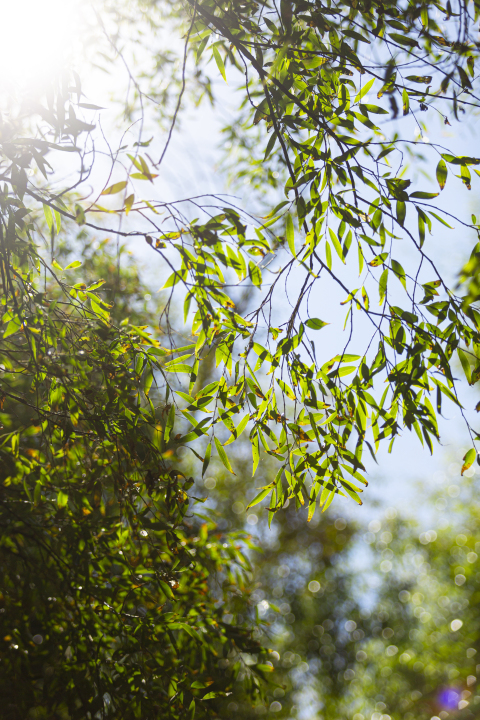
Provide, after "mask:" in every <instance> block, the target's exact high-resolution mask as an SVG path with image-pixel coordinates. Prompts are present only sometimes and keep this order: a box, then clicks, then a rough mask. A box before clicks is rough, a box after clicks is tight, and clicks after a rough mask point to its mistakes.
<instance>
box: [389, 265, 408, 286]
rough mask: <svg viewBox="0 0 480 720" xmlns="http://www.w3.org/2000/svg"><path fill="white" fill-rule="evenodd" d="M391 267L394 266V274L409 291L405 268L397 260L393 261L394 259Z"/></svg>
mask: <svg viewBox="0 0 480 720" xmlns="http://www.w3.org/2000/svg"><path fill="white" fill-rule="evenodd" d="M391 265H392V270H393V272H394V273H395V275H396V276H397V277H398V279H399V280H400V282H401V283H402V285H403V287H404V288H405V290H406V289H407V283H406V279H405V270H404V269H403V267H402V266H401V265H400V263H399V262H397V261H396V260H393V259H392V261H391Z"/></svg>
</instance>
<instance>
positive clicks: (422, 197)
mask: <svg viewBox="0 0 480 720" xmlns="http://www.w3.org/2000/svg"><path fill="white" fill-rule="evenodd" d="M439 194H440V193H430V192H422V191H421V190H417V191H416V192H413V193H412V194H411V195H410V198H417V199H419V200H433V198H436V197H438V196H439Z"/></svg>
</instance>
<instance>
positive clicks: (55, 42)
mask: <svg viewBox="0 0 480 720" xmlns="http://www.w3.org/2000/svg"><path fill="white" fill-rule="evenodd" d="M79 33H80V1H79V0H13V1H11V2H8V3H5V4H4V7H2V24H1V29H0V87H1V88H3V89H5V88H7V89H9V90H18V89H25V88H29V87H31V86H35V85H36V84H38V83H41V82H42V80H45V79H48V78H49V77H52V75H55V74H58V73H61V72H62V70H63V69H64V68H65V67H66V66H67V65H68V63H69V62H70V61H71V60H72V57H73V53H74V52H75V47H76V44H77V42H78V39H79Z"/></svg>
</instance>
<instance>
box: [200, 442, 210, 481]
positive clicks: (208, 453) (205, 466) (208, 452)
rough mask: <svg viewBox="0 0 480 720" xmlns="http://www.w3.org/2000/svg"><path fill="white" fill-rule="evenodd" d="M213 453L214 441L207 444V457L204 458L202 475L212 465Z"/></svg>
mask: <svg viewBox="0 0 480 720" xmlns="http://www.w3.org/2000/svg"><path fill="white" fill-rule="evenodd" d="M211 455H212V443H211V442H209V443H208V445H207V448H206V450H205V457H204V458H203V465H202V477H203V476H204V475H205V473H206V472H207V469H208V466H209V465H210V457H211Z"/></svg>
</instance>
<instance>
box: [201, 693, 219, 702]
mask: <svg viewBox="0 0 480 720" xmlns="http://www.w3.org/2000/svg"><path fill="white" fill-rule="evenodd" d="M217 696H218V693H216V692H209V693H207V694H206V695H204V696H203V698H202V700H212V699H213V698H216V697H217Z"/></svg>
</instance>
